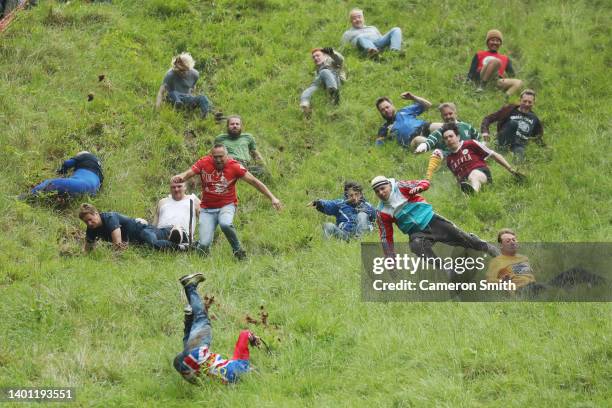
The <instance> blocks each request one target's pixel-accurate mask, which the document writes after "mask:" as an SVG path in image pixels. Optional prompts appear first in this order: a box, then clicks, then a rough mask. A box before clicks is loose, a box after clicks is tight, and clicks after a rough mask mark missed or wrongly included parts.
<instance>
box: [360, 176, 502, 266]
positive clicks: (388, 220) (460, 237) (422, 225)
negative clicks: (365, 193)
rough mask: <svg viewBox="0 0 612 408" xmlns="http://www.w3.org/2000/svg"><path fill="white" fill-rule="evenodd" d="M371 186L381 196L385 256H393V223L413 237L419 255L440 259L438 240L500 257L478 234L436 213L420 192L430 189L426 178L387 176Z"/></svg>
mask: <svg viewBox="0 0 612 408" xmlns="http://www.w3.org/2000/svg"><path fill="white" fill-rule="evenodd" d="M371 185H372V189H373V190H374V192H375V193H376V196H377V197H378V198H379V199H380V203H379V205H378V207H377V212H376V213H377V217H378V218H377V221H378V228H379V231H380V241H381V243H382V246H383V250H384V252H385V255H386V256H394V255H395V249H394V246H393V224H397V226H398V228H399V229H400V231H402V232H403V233H404V234H406V235H409V237H410V250H411V251H412V252H413V253H414V254H415V255H417V256H420V257H425V258H429V259H435V258H437V255H436V254H435V253H434V251H433V249H432V247H433V245H434V244H435V243H436V242H442V243H445V244H447V245H450V246H459V247H463V248H471V249H475V250H478V251H483V252H487V253H488V254H490V255H492V256H497V255H498V254H499V250H498V249H497V248H495V247H494V246H493V245H490V244H489V243H487V242H485V241H483V240H481V239H480V238H478V237H477V236H476V235H474V234H471V233H467V232H464V231H462V230H460V229H459V228H458V227H457V226H456V225H455V224H453V223H452V222H450V221H448V220H447V219H446V218H444V217H442V216H440V215H438V214H436V213H434V211H433V208H432V206H431V204H429V203H428V202H427V201H425V199H424V198H423V197H422V196H421V195H420V194H419V193H421V192H423V191H426V190H427V189H428V188H429V181H427V180H420V181H418V180H409V181H397V180H395V179H392V178H387V177H385V176H376V177H374V179H372V183H371Z"/></svg>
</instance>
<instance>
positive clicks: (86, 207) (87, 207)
mask: <svg viewBox="0 0 612 408" xmlns="http://www.w3.org/2000/svg"><path fill="white" fill-rule="evenodd" d="M99 213H100V212H99V211H98V209H97V208H96V207H94V205H93V204H89V203H83V204H81V207H79V218H80V219H81V220H82V219H84V218H85V216H86V215H87V214H93V215H95V214H99Z"/></svg>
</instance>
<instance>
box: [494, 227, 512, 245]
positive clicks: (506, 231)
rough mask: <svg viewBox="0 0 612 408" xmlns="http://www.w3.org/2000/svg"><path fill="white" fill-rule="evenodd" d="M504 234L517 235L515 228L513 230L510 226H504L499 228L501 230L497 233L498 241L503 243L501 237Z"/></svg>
mask: <svg viewBox="0 0 612 408" xmlns="http://www.w3.org/2000/svg"><path fill="white" fill-rule="evenodd" d="M504 234H510V235H512V236H514V237H516V232H514V231H513V230H511V229H510V228H502V229H500V230H499V232H498V233H497V242H499V243H501V237H502V235H504Z"/></svg>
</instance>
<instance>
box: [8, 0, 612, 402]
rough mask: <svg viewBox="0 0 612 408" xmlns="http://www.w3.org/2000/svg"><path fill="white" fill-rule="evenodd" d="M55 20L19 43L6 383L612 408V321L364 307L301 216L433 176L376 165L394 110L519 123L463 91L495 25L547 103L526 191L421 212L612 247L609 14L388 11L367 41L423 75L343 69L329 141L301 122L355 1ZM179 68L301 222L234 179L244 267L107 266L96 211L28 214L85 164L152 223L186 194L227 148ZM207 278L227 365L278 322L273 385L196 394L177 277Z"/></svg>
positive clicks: (146, 394) (500, 181) (351, 54)
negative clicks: (265, 314) (236, 349)
mask: <svg viewBox="0 0 612 408" xmlns="http://www.w3.org/2000/svg"><path fill="white" fill-rule="evenodd" d="M45 3H46V4H43V5H42V6H40V7H38V8H36V9H33V10H31V11H27V12H24V13H23V14H22V15H20V16H19V18H18V19H17V20H16V22H15V23H14V24H13V25H12V26H11V27H10V29H9V30H8V31H7V32H6V33H4V34H3V36H2V37H0V120H1V123H2V124H3V126H2V129H0V138H1V144H0V159H1V169H0V174H1V177H0V189H1V191H2V192H3V194H2V195H1V196H0V211H1V213H2V218H1V219H0V231H1V232H0V234H1V235H2V237H1V239H0V265H1V266H0V296H1V299H2V300H1V301H0V316H1V318H0V333H1V334H0V340H1V341H0V386H9V385H19V386H35V385H47V386H51V385H55V386H67V385H70V386H74V387H76V388H77V394H78V405H81V406H89V405H95V406H143V405H148V406H155V405H159V406H178V405H184V404H186V403H187V404H188V405H194V406H195V405H201V404H204V403H209V402H211V401H215V402H216V403H218V405H221V406H229V405H237V404H240V405H244V404H246V403H250V404H253V405H255V406H278V405H283V406H304V405H313V406H332V405H340V406H358V405H366V404H378V405H383V406H398V407H399V406H466V407H467V406H470V407H472V406H498V405H501V404H502V403H503V404H504V405H506V406H517V407H519V406H520V407H523V406H584V407H586V406H606V405H609V404H610V402H611V401H610V396H609V393H606V392H605V389H607V386H606V385H605V384H609V383H610V381H611V380H612V373H611V372H610V359H611V356H612V340H611V338H610V329H611V325H610V312H611V309H610V305H609V304H454V303H448V304H447V303H437V304H433V303H432V304H429V303H426V304H394V303H390V304H377V303H376V304H374V303H364V302H362V301H361V300H360V291H359V288H360V286H359V284H360V280H359V279H360V276H359V273H360V272H359V271H360V265H359V259H360V252H359V245H358V244H357V243H351V244H344V243H338V242H325V241H323V240H322V238H321V233H320V224H321V222H322V221H323V218H322V216H321V215H320V214H317V213H316V212H315V211H314V210H312V209H309V208H307V207H306V205H305V204H306V203H307V202H308V201H310V200H312V199H314V198H318V197H336V196H338V195H339V194H340V185H341V182H342V181H344V180H345V179H356V180H359V181H361V182H362V183H364V184H365V183H367V181H368V180H369V179H370V178H371V177H372V176H374V175H376V174H381V173H384V174H388V175H392V176H396V177H402V178H416V177H420V176H422V175H423V174H424V171H425V167H426V163H427V158H426V157H424V156H422V157H415V156H412V155H409V154H407V152H405V151H402V150H400V149H399V148H397V147H396V146H392V145H389V146H385V147H384V148H382V149H375V148H374V147H373V139H374V135H375V132H376V130H377V128H378V125H379V123H380V121H381V119H380V116H379V115H378V113H377V112H376V111H375V108H374V106H373V104H374V100H375V99H376V98H377V97H378V96H381V95H389V96H390V97H392V98H393V99H394V100H395V101H396V102H397V104H398V105H400V103H401V102H400V100H399V93H400V92H401V91H405V90H411V91H413V92H414V93H416V94H417V95H421V96H424V97H426V98H428V99H430V100H431V101H432V102H434V104H436V103H439V102H442V101H446V100H452V101H455V102H456V103H457V104H458V106H459V110H460V117H461V118H462V119H463V120H465V121H468V122H471V123H473V124H475V125H477V124H479V123H480V120H481V119H482V117H483V116H484V115H485V114H487V113H490V112H492V111H493V110H495V109H497V108H499V107H500V106H501V104H502V103H503V96H502V95H501V94H500V93H498V92H494V91H490V92H487V93H485V94H482V95H476V94H474V93H473V90H472V88H471V87H470V86H468V85H466V84H464V83H462V82H460V81H457V80H455V77H456V76H457V75H458V74H464V73H465V72H466V71H467V68H468V64H469V62H470V59H471V57H472V55H473V52H474V51H475V50H476V49H480V47H482V46H483V44H482V43H483V38H484V35H485V33H486V31H487V29H488V28H491V27H497V28H499V29H501V30H502V31H503V33H504V36H505V42H504V48H503V50H505V51H507V52H508V53H509V54H511V56H512V58H513V60H514V63H515V66H516V68H517V70H518V73H519V77H521V78H523V79H525V80H526V82H527V84H528V85H529V86H530V87H533V88H536V89H537V91H538V99H537V105H536V108H535V111H536V112H537V113H538V114H539V116H540V117H541V119H542V120H543V121H544V123H545V139H546V140H547V142H548V147H547V148H546V149H537V148H532V149H530V150H529V151H528V156H529V161H528V162H527V163H526V165H525V166H524V169H523V170H524V171H525V172H526V173H528V174H529V181H528V182H527V183H526V184H525V185H521V186H518V185H516V184H514V182H512V181H511V179H510V178H509V176H508V175H507V173H505V172H504V171H503V169H501V168H499V167H498V166H497V167H496V166H493V175H494V177H495V179H496V182H495V184H494V185H493V186H492V187H491V188H489V189H487V190H486V191H484V192H483V193H482V194H479V195H478V196H477V197H472V198H466V197H464V196H463V195H462V194H461V193H460V192H459V191H458V189H457V188H456V186H455V184H454V181H453V180H452V178H451V176H450V175H449V173H448V172H439V173H438V174H436V177H435V178H434V185H433V187H432V189H431V190H430V191H429V192H427V193H426V197H427V199H428V200H429V201H430V202H431V203H432V204H433V205H434V207H435V208H436V209H437V210H438V211H439V212H440V213H441V214H443V215H445V216H447V217H448V218H450V219H452V220H453V221H455V222H456V223H458V224H459V225H460V226H461V227H463V228H465V229H466V230H468V231H473V232H475V233H477V234H479V235H480V236H481V237H484V238H486V239H489V240H493V239H494V237H495V234H496V231H497V230H498V229H499V228H501V227H513V228H515V229H516V230H517V231H518V232H519V234H520V238H521V239H522V240H523V241H550V242H556V241H561V242H572V241H610V238H611V235H612V234H611V227H610V219H611V211H610V202H609V197H610V191H612V186H611V182H610V179H609V177H607V176H606V175H607V174H610V156H609V151H610V147H611V146H610V136H611V133H610V130H609V128H610V124H611V123H610V119H609V117H610V107H609V106H610V84H609V81H608V78H607V73H608V71H609V67H610V62H611V60H610V51H609V50H610V46H611V44H610V37H611V36H610V34H611V33H610V28H609V26H610V24H609V22H610V7H609V4H608V3H607V2H605V1H588V2H587V1H574V2H562V1H554V2H552V1H551V2H537V3H534V2H527V1H514V0H513V1H494V2H490V3H486V2H485V3H482V4H478V3H476V2H472V1H467V0H460V1H455V2H452V3H449V4H438V3H437V2H426V1H385V2H382V1H381V2H372V4H370V5H368V6H367V7H366V6H364V9H365V11H366V21H367V22H368V23H371V24H374V25H377V26H379V28H381V30H386V29H389V28H390V27H391V26H394V25H399V26H401V27H402V29H403V31H404V38H405V41H404V42H405V46H406V50H407V54H406V56H405V57H399V56H390V55H385V56H384V59H383V61H381V62H374V61H369V60H364V59H363V58H361V57H360V56H359V55H358V54H357V53H356V52H355V51H353V50H343V52H344V54H345V56H346V57H347V67H348V70H349V81H348V82H347V83H346V85H345V87H344V88H343V90H342V103H341V105H340V106H339V107H337V108H336V107H331V106H330V105H329V104H328V102H327V101H326V100H325V98H323V97H321V96H320V95H319V96H317V97H316V98H315V99H314V108H315V112H314V115H313V118H312V119H311V120H310V121H304V120H303V119H302V116H301V113H300V111H299V110H298V108H297V105H298V99H299V94H300V92H301V90H302V89H303V88H304V87H305V86H307V84H308V83H309V81H311V79H312V63H311V61H310V56H309V50H310V48H312V47H314V46H338V45H339V39H340V35H341V33H342V32H343V30H344V29H345V28H346V27H347V25H348V22H347V20H346V14H347V12H348V10H349V9H350V8H351V7H353V4H352V3H348V2H335V1H319V2H310V1H306V2H304V1H293V0H292V1H280V0H251V1H247V0H242V1H215V2H212V1H193V2H189V1H186V0H151V1H146V2H135V1H115V2H113V4H112V5H111V4H102V5H92V4H88V3H86V2H80V1H74V2H71V3H70V4H60V3H56V2H53V1H50V2H45ZM184 50H187V51H190V52H191V53H192V54H193V55H194V57H195V59H196V61H197V66H196V68H197V69H199V70H200V72H201V73H202V80H203V81H202V84H201V85H200V88H201V89H204V90H205V91H206V93H207V94H208V95H209V96H210V98H211V99H212V100H213V102H214V103H215V105H216V106H217V107H218V108H220V109H223V111H224V112H227V113H239V114H241V115H242V116H243V118H244V121H245V125H246V130H247V131H249V132H252V133H253V134H254V135H255V136H256V138H257V141H258V143H259V148H260V149H261V151H262V153H263V155H264V157H266V159H267V161H268V164H269V167H270V169H271V172H272V180H271V182H270V183H269V184H268V185H269V186H270V188H271V189H272V190H273V191H274V192H275V194H277V196H278V197H279V198H280V199H281V200H282V201H283V202H284V204H285V210H284V211H283V212H282V213H281V214H276V213H275V212H274V211H273V210H272V208H271V206H270V205H269V203H268V201H267V200H266V199H265V198H263V197H262V196H260V195H259V194H258V193H256V192H255V191H253V190H252V189H251V188H250V187H248V186H247V185H246V184H243V185H239V187H238V190H239V197H240V200H241V204H240V209H239V212H238V216H237V218H236V224H237V227H238V230H239V234H240V237H241V239H242V241H243V243H244V246H245V248H246V250H247V252H248V254H249V256H250V258H249V260H248V261H247V262H245V263H237V262H235V261H234V260H233V258H232V257H231V253H230V250H229V246H228V245H227V242H226V240H225V238H224V237H221V238H220V239H219V240H218V241H217V243H216V245H215V247H214V249H213V255H212V256H211V257H210V258H208V259H202V258H200V257H198V256H197V255H195V254H189V255H172V254H156V253H152V252H150V251H147V250H144V249H137V248H130V249H129V250H128V251H126V252H124V253H122V254H115V253H113V252H112V251H111V250H110V249H109V248H108V247H104V246H101V247H100V248H99V249H98V250H97V251H96V252H95V253H93V254H91V255H90V256H83V255H81V254H80V247H81V244H82V242H81V239H82V231H83V230H84V228H83V225H82V223H80V222H79V221H78V219H77V218H76V216H75V210H76V208H77V206H78V203H73V204H72V205H71V206H69V207H68V208H64V209H57V208H50V207H49V206H47V205H33V204H27V203H23V202H18V201H16V200H15V199H14V196H16V195H17V194H19V193H20V192H23V191H25V190H26V189H27V188H28V186H30V185H31V184H33V183H35V182H37V181H39V180H41V179H42V178H44V177H49V176H51V175H52V172H53V169H55V168H56V167H57V166H58V164H59V163H60V161H61V160H62V158H65V157H67V156H69V155H71V154H73V153H74V152H76V151H80V150H83V149H87V150H91V151H93V152H95V153H97V154H99V155H100V156H101V157H102V159H103V161H104V165H105V170H106V183H105V186H104V189H103V191H102V193H101V194H100V195H99V196H98V197H96V198H95V199H93V200H92V201H93V202H94V203H95V204H96V205H97V206H98V207H99V208H100V209H102V210H111V209H112V210H116V211H120V212H122V213H125V214H130V215H133V216H141V217H148V218H150V217H151V214H152V209H153V208H154V204H155V202H156V200H157V199H159V197H161V196H162V195H164V194H166V190H167V180H168V178H169V177H170V176H171V175H173V174H176V173H177V172H178V171H181V170H183V169H185V168H186V167H187V166H189V165H190V164H191V163H192V162H194V161H195V159H197V158H198V157H199V156H200V155H202V154H204V153H205V152H206V150H207V148H208V147H209V146H210V143H211V141H212V139H213V138H214V136H215V135H216V134H218V133H220V132H221V131H222V130H223V129H222V126H220V125H215V124H214V122H213V121H212V120H210V119H209V120H206V121H202V120H200V119H198V118H197V117H196V116H195V115H190V114H184V113H182V112H175V111H173V110H171V109H168V108H164V109H163V110H162V111H161V112H159V113H157V112H155V111H154V110H153V104H154V97H155V94H156V92H157V89H158V87H159V83H160V81H161V78H162V76H163V74H164V72H165V71H166V69H167V68H168V65H169V62H170V59H171V56H172V55H173V54H176V53H178V52H180V51H184ZM102 73H104V74H105V75H106V78H107V79H106V80H105V81H102V82H98V79H97V77H98V75H99V74H102ZM90 92H93V93H94V94H95V98H94V100H93V101H92V102H87V94H88V93H90ZM424 116H425V117H426V118H427V119H428V120H431V121H434V120H438V119H439V118H438V115H437V113H436V111H435V110H432V111H431V112H428V113H426V114H425V115H424ZM368 196H369V198H370V199H373V196H372V194H369V193H368ZM66 237H68V238H66ZM369 238H370V240H372V241H375V240H376V236H375V235H372V236H371V237H369ZM192 271H203V272H204V273H205V274H206V275H207V277H208V280H207V284H206V287H205V288H204V290H203V292H204V291H206V292H207V293H213V294H215V295H216V297H217V299H218V301H219V303H220V304H219V305H217V306H216V308H213V313H214V314H215V315H216V316H217V318H218V319H217V320H216V321H215V324H214V328H215V341H214V348H215V349H216V350H218V351H220V352H229V351H230V349H231V347H232V346H233V342H234V340H235V336H236V334H237V332H238V329H239V328H241V327H243V326H245V323H244V315H245V314H246V313H249V314H251V315H255V314H256V313H257V310H258V308H259V306H260V305H262V304H263V305H265V306H266V307H267V309H268V311H269V313H270V321H271V322H272V323H274V324H275V325H277V327H276V328H268V329H262V328H260V327H256V328H255V330H256V331H259V332H261V333H262V334H263V335H264V337H265V338H266V339H268V340H269V341H270V342H271V343H272V345H273V348H274V350H275V353H274V354H273V355H272V356H266V355H265V354H264V353H263V352H258V351H255V352H254V353H253V362H254V364H255V365H256V366H257V368H258V371H257V373H254V375H252V376H250V378H247V379H246V380H245V381H244V382H243V383H241V384H240V385H239V386H237V387H231V388H229V389H228V388H227V387H224V386H221V385H219V384H216V383H207V384H205V385H204V386H202V387H200V388H198V387H192V386H190V385H189V384H187V383H185V382H184V381H183V380H182V379H181V378H179V376H178V375H176V373H175V372H174V370H173V368H172V365H171V361H172V359H173V357H174V353H175V352H177V351H178V349H179V347H180V337H181V333H182V327H181V325H182V323H181V316H182V303H181V302H182V300H181V296H180V289H179V286H178V283H177V282H176V278H177V277H178V276H180V275H182V274H183V273H186V272H192Z"/></svg>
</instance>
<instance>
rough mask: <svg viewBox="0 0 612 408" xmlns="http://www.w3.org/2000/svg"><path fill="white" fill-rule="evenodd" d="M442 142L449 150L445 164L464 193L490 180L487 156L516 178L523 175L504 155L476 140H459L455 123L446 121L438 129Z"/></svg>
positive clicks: (471, 191)
mask: <svg viewBox="0 0 612 408" xmlns="http://www.w3.org/2000/svg"><path fill="white" fill-rule="evenodd" d="M440 131H441V132H442V138H443V140H444V143H445V144H446V146H447V147H448V150H449V151H450V152H451V153H450V154H449V155H448V156H446V165H447V166H448V168H449V169H450V171H452V172H453V174H454V175H455V177H457V181H458V182H459V185H460V186H461V190H462V191H463V192H465V193H468V194H470V193H475V192H478V191H479V190H480V187H481V186H482V185H483V184H486V183H487V182H491V181H492V178H491V171H490V170H489V167H488V166H487V163H486V162H485V160H486V159H488V158H489V157H493V159H494V160H495V161H496V162H498V163H499V164H501V165H502V166H503V167H504V168H505V169H506V170H508V171H509V172H510V174H512V175H513V176H515V177H517V178H522V177H523V175H522V174H520V173H519V172H517V171H516V170H514V169H513V168H512V166H510V164H509V163H508V162H507V161H506V159H504V157H503V156H502V155H501V154H499V153H497V152H494V151H493V150H491V149H489V148H488V147H487V146H485V145H484V144H482V143H480V142H478V141H476V140H461V139H460V138H459V136H458V135H459V129H458V128H457V124H456V123H446V124H445V125H444V126H442V129H440Z"/></svg>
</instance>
